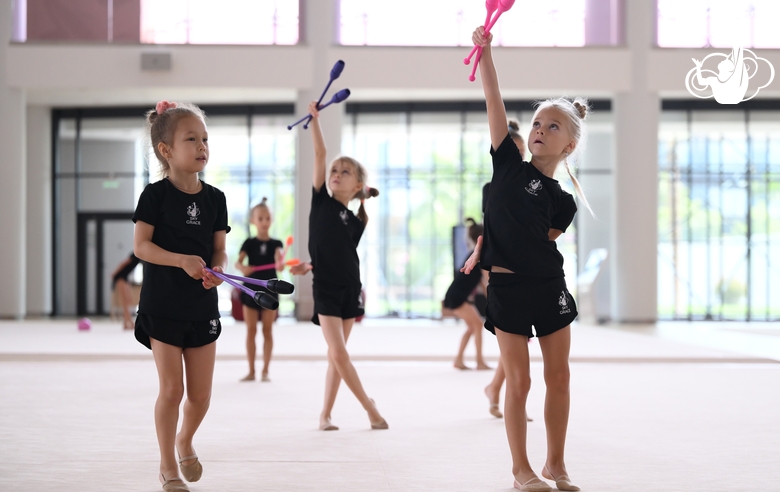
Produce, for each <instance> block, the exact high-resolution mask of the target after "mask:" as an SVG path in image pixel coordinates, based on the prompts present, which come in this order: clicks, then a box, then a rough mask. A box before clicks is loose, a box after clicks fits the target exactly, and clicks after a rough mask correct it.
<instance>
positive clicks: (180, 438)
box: [166, 342, 217, 477]
mask: <svg viewBox="0 0 780 492" xmlns="http://www.w3.org/2000/svg"><path fill="white" fill-rule="evenodd" d="M216 354H217V343H216V342H212V343H210V344H208V345H204V346H202V347H195V348H187V349H184V369H185V371H186V375H187V399H186V400H185V401H184V417H183V418H182V421H181V431H180V432H179V434H178V435H177V436H176V448H177V449H178V451H179V454H180V455H181V456H192V455H194V454H195V451H194V450H193V449H192V438H193V436H194V435H195V431H197V430H198V427H200V423H201V422H202V421H203V417H205V416H206V412H207V411H208V409H209V404H210V403H211V384H212V381H213V379H214V360H215V358H216ZM194 462H195V460H194V459H193V460H189V461H185V462H184V464H185V465H191V464H193V463H194ZM167 476H168V475H166V477H167Z"/></svg>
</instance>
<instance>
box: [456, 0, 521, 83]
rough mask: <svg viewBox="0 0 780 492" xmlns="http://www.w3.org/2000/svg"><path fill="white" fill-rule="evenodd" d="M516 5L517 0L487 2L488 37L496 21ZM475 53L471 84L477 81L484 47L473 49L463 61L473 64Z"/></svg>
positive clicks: (486, 28)
mask: <svg viewBox="0 0 780 492" xmlns="http://www.w3.org/2000/svg"><path fill="white" fill-rule="evenodd" d="M514 4H515V0H487V1H486V2H485V8H486V9H487V11H488V15H487V17H486V18H485V26H484V27H485V35H487V34H488V33H489V32H490V29H492V28H493V26H494V25H495V24H496V21H497V20H498V18H499V17H501V14H503V13H504V12H506V11H507V10H509V9H511V8H512V6H513V5H514ZM491 9H492V10H491ZM493 11H495V15H494V16H493V18H492V19H491V18H490V16H491V14H492V13H493ZM488 21H489V22H488ZM475 52H476V53H477V59H476V61H475V62H474V67H473V68H472V69H471V75H469V80H470V81H471V82H474V81H475V80H476V79H477V77H476V75H475V74H476V73H477V66H478V65H479V60H480V59H481V58H482V47H480V46H474V47H473V48H472V49H471V52H470V53H469V56H467V57H466V58H464V59H463V63H465V64H466V65H468V64H469V63H470V62H471V57H472V55H474V53H475Z"/></svg>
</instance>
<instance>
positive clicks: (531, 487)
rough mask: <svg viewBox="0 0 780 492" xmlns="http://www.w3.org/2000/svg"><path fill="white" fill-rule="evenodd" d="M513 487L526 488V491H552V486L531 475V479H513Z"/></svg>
mask: <svg viewBox="0 0 780 492" xmlns="http://www.w3.org/2000/svg"><path fill="white" fill-rule="evenodd" d="M514 485H515V488H516V489H517V490H527V491H533V492H550V491H552V487H550V486H549V485H547V482H545V481H544V480H540V479H539V477H533V478H531V480H529V481H527V482H525V483H520V482H518V481H517V479H515V484H514Z"/></svg>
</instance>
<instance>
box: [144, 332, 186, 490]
mask: <svg viewBox="0 0 780 492" xmlns="http://www.w3.org/2000/svg"><path fill="white" fill-rule="evenodd" d="M151 344H152V355H153V356H154V363H155V365H156V366H157V375H158V376H159V379H160V392H159V394H158V395H157V402H156V403H155V405H154V426H155V429H156V431H157V444H158V445H159V447H160V473H162V474H163V475H164V476H165V478H166V479H171V478H175V477H178V476H179V469H178V466H177V461H176V452H175V443H176V426H177V424H178V422H179V405H180V404H181V399H182V397H183V396H184V382H183V374H184V371H183V368H182V349H181V348H179V347H174V346H173V345H168V344H167V343H163V342H160V341H159V340H155V339H153V338H152V339H151Z"/></svg>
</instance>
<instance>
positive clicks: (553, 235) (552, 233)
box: [547, 229, 563, 241]
mask: <svg viewBox="0 0 780 492" xmlns="http://www.w3.org/2000/svg"><path fill="white" fill-rule="evenodd" d="M561 234H563V231H562V230H560V229H550V230H549V231H548V232H547V238H548V239H549V240H550V241H555V240H556V239H558V238H559V237H560V236H561Z"/></svg>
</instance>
